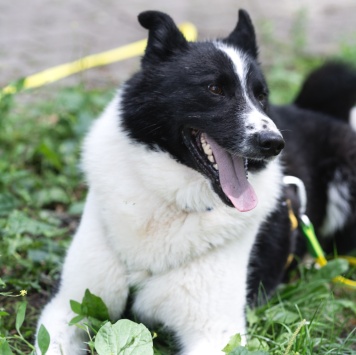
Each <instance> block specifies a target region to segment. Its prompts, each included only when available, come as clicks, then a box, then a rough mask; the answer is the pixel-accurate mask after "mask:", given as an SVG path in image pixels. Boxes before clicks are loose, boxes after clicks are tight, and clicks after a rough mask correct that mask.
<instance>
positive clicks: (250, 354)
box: [228, 346, 270, 355]
mask: <svg viewBox="0 0 356 355" xmlns="http://www.w3.org/2000/svg"><path fill="white" fill-rule="evenodd" d="M228 355H270V354H269V353H268V352H266V351H259V350H258V351H249V350H247V349H246V348H245V347H243V346H239V347H238V348H235V349H234V350H233V351H231V352H230V353H228Z"/></svg>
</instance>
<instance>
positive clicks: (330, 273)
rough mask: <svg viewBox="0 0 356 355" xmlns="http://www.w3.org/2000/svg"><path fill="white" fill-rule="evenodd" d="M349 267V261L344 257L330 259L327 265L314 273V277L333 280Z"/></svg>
mask: <svg viewBox="0 0 356 355" xmlns="http://www.w3.org/2000/svg"><path fill="white" fill-rule="evenodd" d="M348 268H349V263H348V261H347V260H344V259H335V260H330V261H329V262H328V263H327V264H326V265H325V266H323V267H322V268H320V270H318V272H317V273H316V274H315V275H314V277H313V278H314V279H321V280H327V281H331V280H332V279H333V278H334V277H336V276H339V275H341V274H343V273H344V272H346V271H347V270H348Z"/></svg>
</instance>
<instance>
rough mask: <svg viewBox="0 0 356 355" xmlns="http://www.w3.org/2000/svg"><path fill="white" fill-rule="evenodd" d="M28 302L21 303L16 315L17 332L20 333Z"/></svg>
mask: <svg viewBox="0 0 356 355" xmlns="http://www.w3.org/2000/svg"><path fill="white" fill-rule="evenodd" d="M26 306H27V302H21V303H20V306H19V308H18V310H17V314H16V324H15V326H16V330H17V332H18V333H20V328H21V326H22V324H23V321H24V320H25V315H26Z"/></svg>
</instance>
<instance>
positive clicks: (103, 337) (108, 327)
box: [95, 319, 153, 355]
mask: <svg viewBox="0 0 356 355" xmlns="http://www.w3.org/2000/svg"><path fill="white" fill-rule="evenodd" d="M95 350H96V351H97V352H98V354H99V355H153V342H152V336H151V333H150V332H149V330H148V329H147V328H146V327H145V326H144V325H143V324H137V323H134V322H132V321H130V320H127V319H121V320H119V321H118V322H116V323H115V324H114V325H113V324H111V323H110V322H108V323H106V324H105V325H104V326H103V327H101V328H100V330H99V332H98V334H97V335H96V337H95Z"/></svg>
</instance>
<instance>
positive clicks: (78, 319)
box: [69, 314, 85, 325]
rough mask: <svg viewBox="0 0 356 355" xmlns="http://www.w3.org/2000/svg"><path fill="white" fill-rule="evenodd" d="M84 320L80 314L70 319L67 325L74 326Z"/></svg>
mask: <svg viewBox="0 0 356 355" xmlns="http://www.w3.org/2000/svg"><path fill="white" fill-rule="evenodd" d="M84 318H85V316H83V315H82V314H80V315H79V316H75V317H74V318H72V319H71V320H70V322H69V325H75V324H77V323H79V322H81V321H82V320H83V319H84Z"/></svg>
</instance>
